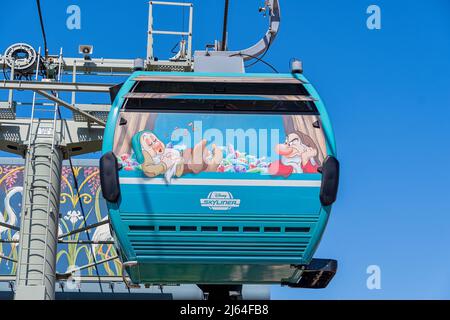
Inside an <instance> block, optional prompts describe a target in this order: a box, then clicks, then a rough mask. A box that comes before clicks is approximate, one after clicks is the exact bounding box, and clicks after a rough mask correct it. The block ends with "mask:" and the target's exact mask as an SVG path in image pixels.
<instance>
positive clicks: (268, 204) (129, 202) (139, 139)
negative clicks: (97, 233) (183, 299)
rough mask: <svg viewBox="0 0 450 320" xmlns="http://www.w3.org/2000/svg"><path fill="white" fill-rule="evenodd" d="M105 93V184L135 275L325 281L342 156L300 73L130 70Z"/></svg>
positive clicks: (202, 280) (332, 267)
mask: <svg viewBox="0 0 450 320" xmlns="http://www.w3.org/2000/svg"><path fill="white" fill-rule="evenodd" d="M113 98H114V100H113V105H112V108H111V111H110V114H109V118H108V121H107V126H106V130H105V135H104V143H103V157H102V158H101V161H100V167H101V182H102V190H103V195H104V197H105V199H106V200H107V202H108V208H109V217H110V221H111V227H112V232H113V236H114V238H115V240H116V241H115V242H116V248H117V250H118V252H119V255H120V257H121V259H122V261H123V262H124V267H125V269H126V271H127V273H128V274H129V276H130V278H131V281H132V282H133V283H136V284H139V283H145V284H163V283H197V284H228V285H233V284H244V283H254V284H256V283H259V284H270V283H282V284H286V285H290V286H293V287H313V288H314V287H324V286H326V285H327V283H328V282H329V280H330V279H331V278H332V276H333V275H334V273H335V271H336V262H335V261H334V260H321V259H313V256H314V253H315V251H316V249H317V247H318V245H319V242H320V239H321V237H322V235H323V233H324V230H325V227H326V224H327V221H328V218H329V216H330V212H331V206H332V204H333V202H334V201H335V199H336V192H337V185H338V178H339V163H338V161H337V160H336V146H335V139H334V135H333V130H332V127H331V122H330V119H329V117H328V114H327V111H326V109H325V106H324V104H323V102H322V100H321V99H320V97H319V95H318V93H317V92H316V90H315V89H314V88H313V86H312V85H311V84H310V83H309V82H308V81H307V80H306V79H305V78H304V76H303V75H301V74H214V73H211V74H199V73H158V72H136V73H134V74H133V75H132V76H131V77H130V78H129V79H128V80H127V81H126V82H125V83H124V84H123V85H122V86H121V87H120V90H116V92H115V93H114V97H113ZM318 275H319V276H318Z"/></svg>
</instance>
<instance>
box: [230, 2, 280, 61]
mask: <svg viewBox="0 0 450 320" xmlns="http://www.w3.org/2000/svg"><path fill="white" fill-rule="evenodd" d="M260 10H261V11H262V10H266V11H267V14H268V15H269V30H267V32H266V34H265V36H264V37H263V38H262V39H261V40H259V41H258V42H257V43H256V44H255V45H253V46H251V47H249V48H247V49H244V50H240V51H237V52H235V53H233V54H236V55H241V56H242V57H243V59H244V60H246V61H247V60H252V59H255V58H257V57H259V56H260V55H262V54H264V53H265V52H266V51H267V50H268V49H269V47H270V46H271V44H272V43H273V41H274V40H275V37H276V36H277V34H278V31H279V30H280V21H281V11H280V2H279V0H266V7H265V8H262V9H260Z"/></svg>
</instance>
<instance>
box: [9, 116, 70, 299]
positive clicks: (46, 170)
mask: <svg viewBox="0 0 450 320" xmlns="http://www.w3.org/2000/svg"><path fill="white" fill-rule="evenodd" d="M35 121H36V124H35V128H36V129H35V131H34V130H33V132H31V134H30V139H31V143H30V148H29V149H28V151H27V155H26V167H27V168H26V176H25V177H24V197H23V202H22V216H21V227H20V246H19V259H18V264H17V275H16V286H17V290H16V295H15V299H16V300H54V299H55V280H56V278H55V275H56V253H57V243H58V219H59V199H60V191H61V190H60V181H61V169H62V161H63V154H62V151H61V149H60V148H59V146H58V145H59V143H57V142H56V141H55V140H54V139H56V140H59V139H60V137H61V133H60V132H58V134H56V135H55V134H54V130H57V126H54V124H53V121H52V120H48V121H45V120H35ZM58 131H59V130H58ZM55 137H56V138H55ZM55 142H56V143H55Z"/></svg>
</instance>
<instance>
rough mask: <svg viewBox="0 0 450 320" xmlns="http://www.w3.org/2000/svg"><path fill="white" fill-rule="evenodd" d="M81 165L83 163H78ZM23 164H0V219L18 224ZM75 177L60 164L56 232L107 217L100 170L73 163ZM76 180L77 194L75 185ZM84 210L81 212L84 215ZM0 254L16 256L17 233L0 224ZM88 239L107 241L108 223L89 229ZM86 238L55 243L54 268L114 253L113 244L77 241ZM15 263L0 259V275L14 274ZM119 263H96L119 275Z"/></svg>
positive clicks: (89, 271)
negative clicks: (60, 174) (57, 224)
mask: <svg viewBox="0 0 450 320" xmlns="http://www.w3.org/2000/svg"><path fill="white" fill-rule="evenodd" d="M81 164H82V162H81ZM23 169H24V167H23V165H20V164H19V161H17V164H14V162H11V163H10V164H0V221H1V222H6V223H8V224H12V225H15V226H20V211H21V209H20V207H21V202H22V188H21V187H22V185H23ZM74 173H75V177H74V175H73V174H72V170H71V168H70V166H63V170H62V181H61V199H60V219H59V231H58V232H59V233H60V234H66V233H69V232H70V231H73V230H76V229H79V228H81V227H83V226H85V225H86V224H87V225H91V224H93V223H96V222H100V221H101V220H103V219H106V217H107V208H106V203H105V201H104V200H103V198H102V195H101V190H100V177H99V169H98V167H96V166H92V165H75V166H74ZM74 179H77V182H78V186H79V195H78V193H77V190H76V188H75V186H74ZM83 212H84V215H83ZM0 236H1V241H0V253H1V254H2V255H3V256H5V257H7V258H10V259H12V260H16V259H17V258H18V249H19V248H18V243H17V240H18V239H19V234H18V232H16V231H14V230H10V229H7V228H4V227H1V226H0ZM89 237H90V239H91V240H97V241H110V240H112V238H111V235H110V233H109V226H108V225H107V224H106V225H102V226H99V227H97V228H95V229H92V230H90V231H89ZM83 240H84V241H87V240H88V235H87V234H86V232H81V233H76V234H73V235H71V236H68V237H65V238H64V241H65V242H66V243H60V244H59V245H58V254H57V270H58V272H61V273H62V272H65V271H67V270H68V269H71V268H73V267H74V266H83V265H85V264H87V263H91V262H93V261H94V257H93V253H94V254H95V260H96V261H100V260H103V259H108V258H110V257H113V256H115V255H116V253H115V249H114V247H113V246H112V245H108V244H103V245H98V244H97V245H95V244H93V245H91V244H86V243H81V244H80V243H77V242H80V241H81V242H82V241H83ZM16 267H17V266H16V263H14V262H11V261H9V260H7V259H1V258H0V274H2V275H14V274H15V272H16ZM120 267H121V266H120V262H119V261H118V260H114V261H110V262H108V263H104V264H101V265H99V266H98V272H99V274H100V275H106V276H116V275H120ZM82 274H83V275H96V270H95V268H89V269H85V270H83V271H82Z"/></svg>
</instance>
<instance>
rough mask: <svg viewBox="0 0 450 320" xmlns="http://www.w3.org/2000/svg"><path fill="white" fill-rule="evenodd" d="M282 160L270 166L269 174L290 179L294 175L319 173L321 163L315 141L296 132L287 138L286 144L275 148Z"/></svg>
mask: <svg viewBox="0 0 450 320" xmlns="http://www.w3.org/2000/svg"><path fill="white" fill-rule="evenodd" d="M275 151H276V152H277V153H278V154H279V155H280V156H281V160H279V161H275V162H273V163H272V164H271V165H270V166H269V173H270V174H272V175H276V176H283V177H288V176H290V175H291V174H292V173H317V172H318V171H317V169H318V168H319V167H320V165H321V163H320V160H319V159H318V157H317V155H318V149H317V146H316V144H315V142H314V140H313V139H312V138H311V137H309V136H308V135H306V134H304V133H302V132H300V131H295V132H293V133H290V134H289V135H288V136H287V137H286V142H285V143H284V144H279V145H277V146H276V147H275Z"/></svg>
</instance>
